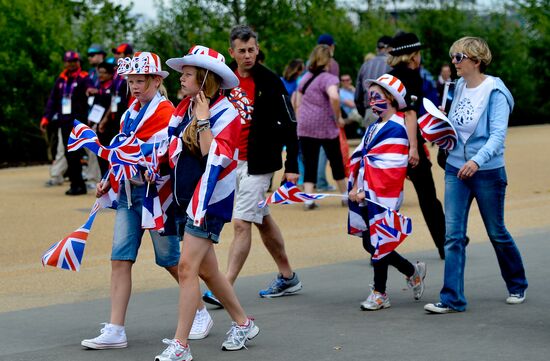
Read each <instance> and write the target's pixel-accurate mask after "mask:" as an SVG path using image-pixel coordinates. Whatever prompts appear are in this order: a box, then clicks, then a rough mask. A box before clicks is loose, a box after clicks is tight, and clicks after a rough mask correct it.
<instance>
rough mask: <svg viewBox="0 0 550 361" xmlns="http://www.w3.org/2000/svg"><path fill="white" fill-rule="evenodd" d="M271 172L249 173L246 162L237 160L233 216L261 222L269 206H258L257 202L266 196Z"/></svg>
mask: <svg viewBox="0 0 550 361" xmlns="http://www.w3.org/2000/svg"><path fill="white" fill-rule="evenodd" d="M272 177H273V173H267V174H259V175H250V174H248V162H246V161H242V160H239V162H238V164H237V188H236V196H235V207H234V208H233V218H237V219H241V220H243V221H247V222H252V223H258V224H262V223H263V220H264V217H265V216H267V215H268V214H269V207H264V208H258V203H259V202H261V201H263V200H264V199H265V197H266V195H265V194H266V192H267V190H268V189H269V184H270V183H271V178H272Z"/></svg>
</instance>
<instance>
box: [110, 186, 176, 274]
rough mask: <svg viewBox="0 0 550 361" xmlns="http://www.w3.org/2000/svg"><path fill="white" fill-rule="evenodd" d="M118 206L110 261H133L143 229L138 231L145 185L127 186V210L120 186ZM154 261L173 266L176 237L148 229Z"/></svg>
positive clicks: (165, 265)
mask: <svg viewBox="0 0 550 361" xmlns="http://www.w3.org/2000/svg"><path fill="white" fill-rule="evenodd" d="M121 187H122V189H121V191H120V197H119V200H118V207H117V210H116V215H115V232H114V235H113V247H112V250H111V260H113V261H131V262H135V261H136V259H137V255H138V250H139V247H140V246H141V239H142V237H143V233H144V230H143V229H142V228H141V210H142V206H143V198H144V197H145V192H146V190H147V186H146V185H141V186H134V185H132V186H131V194H130V197H131V200H132V205H131V206H130V208H128V199H127V197H126V191H125V189H124V186H121ZM149 234H150V235H151V240H152V241H153V249H154V250H155V262H156V264H157V265H159V266H161V267H172V266H176V265H177V264H178V262H179V258H180V239H181V238H180V237H177V236H161V235H160V233H159V232H157V231H153V230H150V231H149Z"/></svg>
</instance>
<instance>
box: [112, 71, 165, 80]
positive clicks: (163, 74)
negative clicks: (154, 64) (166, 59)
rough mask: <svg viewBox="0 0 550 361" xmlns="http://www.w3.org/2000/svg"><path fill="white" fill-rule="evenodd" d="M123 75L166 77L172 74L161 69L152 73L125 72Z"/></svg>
mask: <svg viewBox="0 0 550 361" xmlns="http://www.w3.org/2000/svg"><path fill="white" fill-rule="evenodd" d="M121 75H122V76H125V77H128V75H158V76H160V77H161V78H162V79H165V78H166V77H167V76H168V75H170V73H169V72H167V71H164V70H161V71H155V72H152V73H146V74H144V73H134V72H128V73H124V74H121Z"/></svg>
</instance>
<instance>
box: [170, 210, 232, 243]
mask: <svg viewBox="0 0 550 361" xmlns="http://www.w3.org/2000/svg"><path fill="white" fill-rule="evenodd" d="M174 218H175V221H176V230H177V232H178V236H180V237H182V238H183V235H184V234H185V233H189V234H192V235H193V236H195V237H199V238H204V239H209V240H211V241H212V242H213V243H218V242H219V239H220V233H222V229H223V226H224V224H225V221H224V220H222V219H221V218H218V217H214V216H208V215H207V216H206V218H205V220H204V223H203V224H202V225H201V226H195V225H194V224H193V220H192V219H191V218H189V216H188V215H187V213H186V212H185V210H182V209H181V208H179V207H178V209H176V211H175V217H174Z"/></svg>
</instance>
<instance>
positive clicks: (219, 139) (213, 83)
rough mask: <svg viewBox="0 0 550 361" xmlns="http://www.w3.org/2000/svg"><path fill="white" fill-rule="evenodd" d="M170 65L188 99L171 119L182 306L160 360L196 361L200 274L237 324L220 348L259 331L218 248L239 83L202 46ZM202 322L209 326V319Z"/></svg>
mask: <svg viewBox="0 0 550 361" xmlns="http://www.w3.org/2000/svg"><path fill="white" fill-rule="evenodd" d="M166 64H167V65H168V66H169V67H171V68H172V69H174V70H176V71H178V72H180V73H182V75H181V77H180V81H181V90H182V92H183V94H184V96H185V97H184V99H183V100H182V101H181V103H180V104H179V105H178V107H177V108H176V110H175V112H174V114H173V115H172V118H171V120H170V125H169V130H168V134H169V136H170V146H169V156H170V166H171V168H172V173H171V175H172V182H173V188H174V201H175V202H176V203H177V205H178V206H177V210H176V226H177V228H178V232H179V234H182V235H183V244H182V250H181V258H180V262H179V276H180V302H179V315H178V326H177V329H176V333H175V335H174V337H173V339H164V340H163V342H164V343H165V344H167V345H168V347H167V348H166V349H165V350H164V351H163V352H162V353H161V354H160V355H158V356H156V358H155V360H157V361H183V360H185V361H189V360H192V358H193V357H192V355H191V350H190V347H189V345H188V342H187V340H188V339H189V332H190V330H191V327H192V323H193V318H194V317H197V316H198V315H199V313H200V312H199V313H197V316H196V314H195V310H196V307H197V304H198V302H199V301H198V300H199V299H200V287H199V274H200V277H201V278H202V279H203V280H204V281H205V282H206V284H207V286H208V288H209V289H210V290H212V292H213V293H214V294H215V296H216V297H217V298H218V299H219V300H220V301H221V303H222V304H223V306H224V308H225V309H226V310H227V312H228V313H229V315H230V316H231V318H232V320H233V322H232V325H231V328H230V330H229V332H228V333H227V335H228V336H227V338H226V340H225V341H224V342H223V344H222V349H223V350H240V349H242V348H243V347H245V343H246V342H247V341H248V340H251V339H252V338H254V337H255V336H256V335H257V334H258V333H259V331H260V330H259V328H258V326H256V325H255V324H254V321H253V319H250V318H248V317H247V315H246V313H245V312H244V310H243V308H242V307H241V305H240V303H239V300H238V299H237V296H236V295H235V291H234V290H233V287H232V286H231V284H230V283H229V281H228V280H227V278H226V277H225V275H224V274H222V273H221V272H220V270H219V269H218V261H217V259H216V254H215V252H214V244H216V243H218V241H219V236H220V233H221V230H222V228H223V225H224V224H225V223H226V222H229V221H230V220H231V215H232V211H233V195H234V193H235V185H236V166H237V162H236V159H237V152H238V151H237V148H236V147H237V141H238V139H239V133H240V128H241V121H240V116H239V113H238V111H237V110H236V109H235V108H234V107H233V105H232V104H231V103H230V102H229V100H228V99H227V98H226V97H225V96H224V95H223V93H222V92H221V89H231V88H234V87H235V86H237V85H238V84H239V81H238V79H237V77H236V75H235V74H234V73H233V72H232V71H231V69H229V67H228V66H227V65H226V64H225V59H224V57H223V56H222V55H221V54H219V53H218V52H216V51H215V50H212V49H209V48H206V47H204V46H200V45H197V46H194V47H192V48H191V49H190V50H189V52H188V54H187V55H185V56H184V57H181V58H173V59H169V60H168V61H167V62H166ZM205 322H211V320H208V319H206V320H205Z"/></svg>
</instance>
